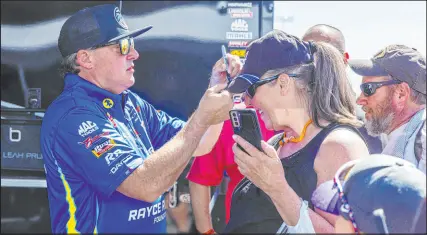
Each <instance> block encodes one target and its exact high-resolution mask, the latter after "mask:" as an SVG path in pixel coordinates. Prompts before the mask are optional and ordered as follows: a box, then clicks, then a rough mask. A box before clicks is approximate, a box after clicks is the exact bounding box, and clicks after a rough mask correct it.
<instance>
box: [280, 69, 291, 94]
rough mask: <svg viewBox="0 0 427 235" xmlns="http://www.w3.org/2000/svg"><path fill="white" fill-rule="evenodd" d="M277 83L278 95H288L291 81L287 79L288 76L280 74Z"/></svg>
mask: <svg viewBox="0 0 427 235" xmlns="http://www.w3.org/2000/svg"><path fill="white" fill-rule="evenodd" d="M277 81H278V83H279V85H280V95H282V96H284V95H286V94H287V93H288V90H289V86H290V81H291V80H290V79H289V76H288V75H287V74H285V73H282V74H280V76H279V78H278V79H277Z"/></svg>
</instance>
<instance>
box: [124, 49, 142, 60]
mask: <svg viewBox="0 0 427 235" xmlns="http://www.w3.org/2000/svg"><path fill="white" fill-rule="evenodd" d="M138 58H139V53H138V51H137V50H136V49H135V48H132V47H131V48H130V51H129V54H127V57H126V59H128V60H137V59H138Z"/></svg>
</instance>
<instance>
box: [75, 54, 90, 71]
mask: <svg viewBox="0 0 427 235" xmlns="http://www.w3.org/2000/svg"><path fill="white" fill-rule="evenodd" d="M76 60H77V64H79V66H81V67H83V68H86V69H91V68H93V58H92V55H91V53H90V52H89V51H87V50H79V51H78V52H77V56H76Z"/></svg>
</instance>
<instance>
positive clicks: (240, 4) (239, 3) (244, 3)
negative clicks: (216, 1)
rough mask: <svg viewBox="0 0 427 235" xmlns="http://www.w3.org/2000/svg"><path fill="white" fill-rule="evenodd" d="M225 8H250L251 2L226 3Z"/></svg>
mask: <svg viewBox="0 0 427 235" xmlns="http://www.w3.org/2000/svg"><path fill="white" fill-rule="evenodd" d="M227 7H252V2H231V1H229V2H227Z"/></svg>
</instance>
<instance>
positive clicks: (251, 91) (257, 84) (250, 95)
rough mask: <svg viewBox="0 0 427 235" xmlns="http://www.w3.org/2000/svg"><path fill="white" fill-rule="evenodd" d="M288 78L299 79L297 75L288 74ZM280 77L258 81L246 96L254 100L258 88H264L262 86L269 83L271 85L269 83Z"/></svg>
mask: <svg viewBox="0 0 427 235" xmlns="http://www.w3.org/2000/svg"><path fill="white" fill-rule="evenodd" d="M288 76H289V77H297V75H296V74H288ZM279 77H280V74H277V75H274V76H272V77H269V78H266V79H262V80H261V79H259V81H257V82H255V83H254V84H252V85H251V86H250V87H249V88H248V89H247V90H246V95H247V96H248V97H249V98H251V99H252V98H253V97H254V96H255V92H256V89H258V87H260V86H262V85H264V84H267V83H269V82H271V81H274V80H276V79H277V78H279Z"/></svg>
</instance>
